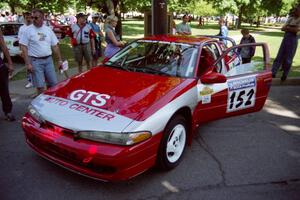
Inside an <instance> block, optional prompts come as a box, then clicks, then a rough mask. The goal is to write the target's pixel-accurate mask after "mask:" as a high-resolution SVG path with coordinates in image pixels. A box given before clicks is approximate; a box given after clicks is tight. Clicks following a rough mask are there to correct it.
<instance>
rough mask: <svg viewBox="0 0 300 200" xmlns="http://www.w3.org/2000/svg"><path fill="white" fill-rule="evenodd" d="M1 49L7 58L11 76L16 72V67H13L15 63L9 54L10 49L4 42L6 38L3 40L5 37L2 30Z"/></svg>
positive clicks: (0, 37)
mask: <svg viewBox="0 0 300 200" xmlns="http://www.w3.org/2000/svg"><path fill="white" fill-rule="evenodd" d="M0 47H1V49H2V51H3V54H4V56H5V57H6V59H7V62H8V66H7V67H8V70H9V73H10V75H11V73H12V72H13V71H14V67H13V63H12V60H11V57H10V55H9V52H8V48H7V46H6V44H5V42H4V38H3V35H2V31H1V30H0Z"/></svg>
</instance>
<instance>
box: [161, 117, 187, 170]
mask: <svg viewBox="0 0 300 200" xmlns="http://www.w3.org/2000/svg"><path fill="white" fill-rule="evenodd" d="M186 138H187V128H186V120H185V119H184V117H182V116H180V115H178V116H175V117H174V118H173V119H172V120H171V121H170V122H169V123H168V125H167V127H166V129H165V132H164V135H163V137H162V141H161V143H160V147H159V152H158V158H157V164H158V166H159V167H160V168H162V169H166V170H169V169H173V168H174V167H176V166H177V165H178V164H179V163H180V161H181V159H182V155H183V152H184V149H185V145H186Z"/></svg>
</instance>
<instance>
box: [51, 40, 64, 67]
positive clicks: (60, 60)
mask: <svg viewBox="0 0 300 200" xmlns="http://www.w3.org/2000/svg"><path fill="white" fill-rule="evenodd" d="M52 50H53V52H54V53H55V55H56V56H57V58H58V62H59V64H61V63H62V58H61V54H60V49H59V46H58V44H56V45H54V46H52Z"/></svg>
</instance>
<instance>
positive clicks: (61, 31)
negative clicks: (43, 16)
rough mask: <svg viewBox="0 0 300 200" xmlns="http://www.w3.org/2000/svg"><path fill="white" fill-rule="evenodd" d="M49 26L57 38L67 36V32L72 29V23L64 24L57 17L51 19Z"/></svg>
mask: <svg viewBox="0 0 300 200" xmlns="http://www.w3.org/2000/svg"><path fill="white" fill-rule="evenodd" d="M49 26H50V27H51V28H52V30H53V32H54V33H55V35H56V37H57V39H63V38H64V37H65V36H66V33H67V32H68V30H69V29H70V25H67V24H63V23H61V22H60V21H58V20H56V19H51V20H50V21H49Z"/></svg>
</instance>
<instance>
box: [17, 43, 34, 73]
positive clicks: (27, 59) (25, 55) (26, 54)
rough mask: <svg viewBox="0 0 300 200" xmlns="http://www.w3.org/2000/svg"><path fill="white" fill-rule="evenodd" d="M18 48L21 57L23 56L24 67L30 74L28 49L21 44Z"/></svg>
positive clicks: (30, 66)
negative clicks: (19, 48) (20, 51)
mask: <svg viewBox="0 0 300 200" xmlns="http://www.w3.org/2000/svg"><path fill="white" fill-rule="evenodd" d="M20 47H21V50H22V55H23V59H24V62H25V65H26V67H27V70H28V71H30V72H32V65H31V62H30V60H29V57H28V48H27V46H25V45H23V44H20Z"/></svg>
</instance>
